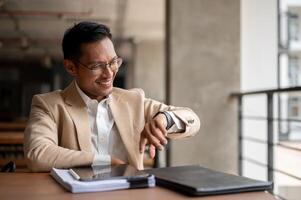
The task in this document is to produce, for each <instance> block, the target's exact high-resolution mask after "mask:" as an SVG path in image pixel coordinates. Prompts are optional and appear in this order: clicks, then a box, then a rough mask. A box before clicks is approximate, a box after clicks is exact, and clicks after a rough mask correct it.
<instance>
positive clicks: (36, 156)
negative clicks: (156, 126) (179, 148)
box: [24, 82, 200, 171]
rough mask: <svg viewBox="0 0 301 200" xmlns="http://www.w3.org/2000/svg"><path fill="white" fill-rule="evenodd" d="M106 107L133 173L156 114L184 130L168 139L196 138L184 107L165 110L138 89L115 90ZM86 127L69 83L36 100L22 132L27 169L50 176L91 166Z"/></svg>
mask: <svg viewBox="0 0 301 200" xmlns="http://www.w3.org/2000/svg"><path fill="white" fill-rule="evenodd" d="M109 107H110V109H111V112H112V115H113V117H114V120H115V123H116V126H117V129H118V131H119V134H120V136H121V139H122V142H123V143H124V146H125V148H126V150H127V155H128V159H129V160H128V162H129V164H131V165H133V166H134V167H136V168H137V169H143V154H142V153H140V152H139V140H140V133H141V132H142V130H143V128H144V125H145V123H146V122H147V121H148V120H150V119H151V118H152V117H153V116H154V115H155V114H156V113H157V112H158V111H163V110H170V111H173V113H174V114H175V115H176V116H177V117H178V118H179V119H181V120H182V121H183V122H184V123H185V125H186V130H185V132H184V133H173V134H168V137H169V138H184V137H187V136H192V135H195V134H196V133H197V131H198V130H199V127H200V121H199V118H198V117H197V115H196V114H195V113H194V112H193V111H192V110H190V109H189V108H179V107H173V106H167V105H165V104H162V103H160V102H158V101H155V100H151V99H148V98H145V96H144V92H143V91H142V90H141V89H132V90H124V89H120V88H114V89H113V92H112V101H110V103H109ZM88 123H89V122H88V113H87V111H86V107H85V103H84V101H83V100H82V98H81V97H80V95H79V94H78V92H77V90H76V87H75V84H74V82H72V83H71V84H70V85H69V86H68V87H67V88H66V89H65V90H63V91H61V90H58V91H54V92H50V93H46V94H39V95H35V96H34V97H33V99H32V105H31V113H30V117H29V121H28V124H27V127H26V129H25V140H24V153H25V158H26V160H27V165H28V168H29V169H31V170H32V171H49V170H50V169H51V168H52V167H56V168H70V167H74V166H83V165H91V164H92V162H93V158H94V155H93V154H92V148H91V145H92V143H91V132H90V128H89V124H88Z"/></svg>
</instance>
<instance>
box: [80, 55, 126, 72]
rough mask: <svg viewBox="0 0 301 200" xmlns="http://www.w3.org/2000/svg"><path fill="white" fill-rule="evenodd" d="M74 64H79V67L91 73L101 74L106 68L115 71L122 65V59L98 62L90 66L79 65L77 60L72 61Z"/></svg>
mask: <svg viewBox="0 0 301 200" xmlns="http://www.w3.org/2000/svg"><path fill="white" fill-rule="evenodd" d="M74 61H75V62H77V63H79V64H80V65H82V66H84V67H85V68H87V69H89V70H91V71H93V72H100V73H102V72H103V71H104V70H105V68H106V67H109V68H110V69H111V70H112V71H116V70H118V69H119V67H120V66H121V64H122V58H119V57H115V58H113V60H111V61H110V62H107V63H105V62H99V63H95V64H91V65H85V64H83V63H81V62H80V61H79V60H74Z"/></svg>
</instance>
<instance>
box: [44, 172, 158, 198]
mask: <svg viewBox="0 0 301 200" xmlns="http://www.w3.org/2000/svg"><path fill="white" fill-rule="evenodd" d="M74 169H75V168H74ZM119 169H120V168H119ZM111 170H112V171H111V172H114V171H115V170H114V167H112V169H111ZM78 172H80V170H78V171H77V172H76V173H78ZM85 172H88V176H87V177H86V175H83V174H82V178H83V180H81V178H80V176H79V175H78V174H76V175H75V174H73V173H70V169H69V170H68V169H56V168H52V170H51V172H50V175H51V176H52V177H53V178H54V179H55V180H56V181H57V182H58V183H59V184H60V185H61V186H62V187H64V188H65V189H66V190H68V191H70V192H72V193H83V192H101V191H111V190H120V189H130V188H147V187H155V177H154V176H153V175H150V174H146V173H144V175H142V176H141V175H140V174H139V175H134V176H131V175H129V174H127V173H128V171H124V172H125V174H124V175H126V176H122V175H121V174H111V173H108V171H105V172H104V173H103V175H100V172H98V173H97V175H96V178H94V177H92V179H91V177H90V176H89V175H90V174H91V173H90V172H89V170H85ZM109 175H113V177H112V176H110V177H109ZM114 175H116V176H114ZM76 176H79V177H76ZM86 178H87V179H86ZM84 179H85V180H84Z"/></svg>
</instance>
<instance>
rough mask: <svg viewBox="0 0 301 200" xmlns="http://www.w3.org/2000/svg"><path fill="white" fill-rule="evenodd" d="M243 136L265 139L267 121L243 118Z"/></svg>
mask: <svg viewBox="0 0 301 200" xmlns="http://www.w3.org/2000/svg"><path fill="white" fill-rule="evenodd" d="M242 125H243V137H248V138H254V139H259V140H262V141H266V140H267V121H266V120H253V119H244V120H243V121H242Z"/></svg>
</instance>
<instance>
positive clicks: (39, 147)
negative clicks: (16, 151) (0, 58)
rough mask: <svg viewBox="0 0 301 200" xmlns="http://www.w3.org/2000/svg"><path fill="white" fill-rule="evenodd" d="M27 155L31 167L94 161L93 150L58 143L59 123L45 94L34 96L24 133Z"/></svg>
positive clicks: (39, 167) (59, 165)
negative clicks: (82, 149)
mask: <svg viewBox="0 0 301 200" xmlns="http://www.w3.org/2000/svg"><path fill="white" fill-rule="evenodd" d="M24 154H25V155H24V156H25V159H26V161H27V165H28V168H29V169H30V170H31V171H35V172H38V171H49V170H50V169H51V168H52V167H56V168H70V167H74V166H82V165H91V164H92V162H93V154H92V153H90V152H85V151H77V150H71V149H67V148H63V147H60V146H58V129H57V123H56V122H55V119H54V117H53V115H52V112H51V110H50V108H49V106H48V105H47V103H46V101H45V100H43V98H42V97H40V96H39V95H36V96H34V97H33V100H32V105H31V113H30V117H29V121H28V124H27V127H26V129H25V137H24Z"/></svg>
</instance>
